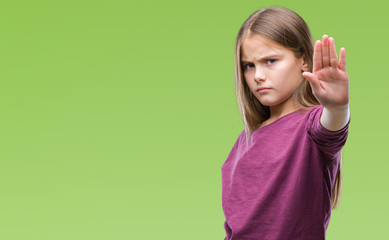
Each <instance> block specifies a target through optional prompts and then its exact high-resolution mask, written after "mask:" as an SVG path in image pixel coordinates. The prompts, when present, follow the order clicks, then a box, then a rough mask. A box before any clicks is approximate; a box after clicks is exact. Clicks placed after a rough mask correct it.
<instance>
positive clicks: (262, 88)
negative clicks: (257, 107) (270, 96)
mask: <svg viewBox="0 0 389 240" xmlns="http://www.w3.org/2000/svg"><path fill="white" fill-rule="evenodd" d="M269 90H270V88H265V87H261V88H257V92H259V93H265V92H268V91H269Z"/></svg>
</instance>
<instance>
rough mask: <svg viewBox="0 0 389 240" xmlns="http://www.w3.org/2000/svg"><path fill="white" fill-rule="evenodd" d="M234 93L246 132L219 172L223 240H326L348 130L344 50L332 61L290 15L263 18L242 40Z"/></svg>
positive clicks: (330, 51) (267, 12)
mask: <svg viewBox="0 0 389 240" xmlns="http://www.w3.org/2000/svg"><path fill="white" fill-rule="evenodd" d="M235 83H236V91H237V98H238V105H239V109H240V113H241V117H242V119H243V122H244V125H245V129H244V130H243V131H242V132H241V134H240V135H239V137H238V139H237V141H236V143H235V145H234V146H233V148H232V150H231V152H230V154H229V155H228V157H227V159H226V161H225V163H224V164H223V166H222V168H221V170H222V205H223V211H224V215H225V218H226V221H225V222H224V228H225V231H226V237H225V239H226V240H230V239H232V240H235V239H236V240H243V239H244V240H249V239H250V240H254V239H258V240H322V239H325V234H326V230H327V227H328V224H329V221H330V216H331V209H333V208H336V207H337V205H338V204H339V197H340V193H341V180H342V165H341V150H342V148H343V146H344V145H345V143H346V139H347V135H348V127H349V123H350V110H349V77H348V73H347V71H346V52H345V49H344V48H341V50H340V54H339V60H338V56H337V53H336V48H335V43H334V39H333V38H331V37H328V36H327V35H324V36H323V37H322V40H321V41H320V40H318V41H316V43H315V44H314V46H313V41H312V37H311V33H310V30H309V28H308V26H307V24H306V23H305V22H304V20H303V19H302V18H301V17H300V16H299V15H297V14H296V13H295V12H293V11H291V10H289V9H285V8H281V7H272V8H265V9H261V10H258V11H256V12H254V13H253V14H252V15H251V16H250V17H249V18H248V19H247V20H246V21H245V22H244V23H243V25H242V27H241V28H240V30H239V33H238V36H237V39H236V47H235Z"/></svg>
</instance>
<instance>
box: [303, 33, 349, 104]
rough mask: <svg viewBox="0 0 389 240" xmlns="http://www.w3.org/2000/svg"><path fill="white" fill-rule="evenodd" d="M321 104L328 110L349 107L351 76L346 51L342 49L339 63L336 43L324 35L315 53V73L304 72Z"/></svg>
mask: <svg viewBox="0 0 389 240" xmlns="http://www.w3.org/2000/svg"><path fill="white" fill-rule="evenodd" d="M303 77H305V78H306V79H308V81H309V83H310V85H311V87H312V92H313V94H314V95H315V97H316V99H317V100H318V101H319V103H320V104H321V105H322V106H323V107H325V108H327V109H328V110H337V109H342V108H345V107H348V104H349V76H348V73H347V71H346V50H345V49H344V48H341V49H340V54H339V61H338V56H337V54H336V48H335V41H334V39H333V38H332V37H330V38H329V37H328V36H327V35H323V38H322V41H320V40H317V41H316V43H315V48H314V53H313V71H312V73H310V72H303Z"/></svg>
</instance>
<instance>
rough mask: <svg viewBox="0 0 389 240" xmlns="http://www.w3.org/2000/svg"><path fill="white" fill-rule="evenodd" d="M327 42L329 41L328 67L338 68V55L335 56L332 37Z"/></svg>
mask: <svg viewBox="0 0 389 240" xmlns="http://www.w3.org/2000/svg"><path fill="white" fill-rule="evenodd" d="M328 40H329V45H330V65H331V67H337V66H338V55H337V54H336V48H335V40H334V38H332V37H330V38H329V39H328Z"/></svg>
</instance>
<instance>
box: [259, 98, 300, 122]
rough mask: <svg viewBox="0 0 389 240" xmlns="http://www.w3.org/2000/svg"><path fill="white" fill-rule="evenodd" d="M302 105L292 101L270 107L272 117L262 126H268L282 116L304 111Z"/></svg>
mask: <svg viewBox="0 0 389 240" xmlns="http://www.w3.org/2000/svg"><path fill="white" fill-rule="evenodd" d="M302 108H303V106H301V105H300V104H296V103H293V102H292V101H286V102H284V103H282V104H278V105H276V106H270V117H269V118H268V119H267V120H266V121H264V122H263V123H262V124H261V127H263V126H266V125H268V124H270V123H272V122H274V121H276V120H277V119H279V118H280V117H282V116H285V115H287V114H289V113H291V112H294V111H297V110H299V109H302Z"/></svg>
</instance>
